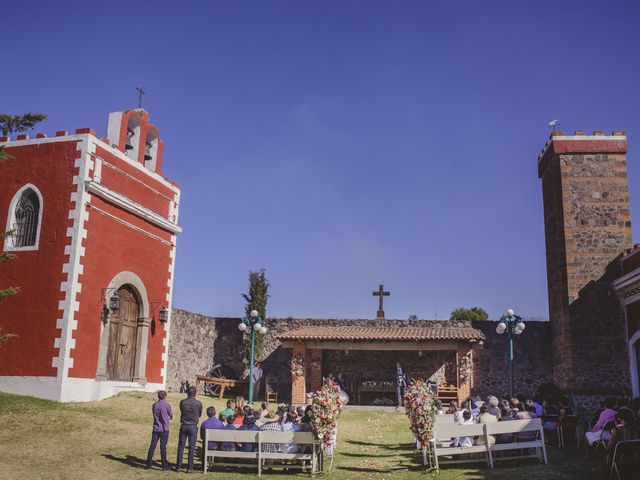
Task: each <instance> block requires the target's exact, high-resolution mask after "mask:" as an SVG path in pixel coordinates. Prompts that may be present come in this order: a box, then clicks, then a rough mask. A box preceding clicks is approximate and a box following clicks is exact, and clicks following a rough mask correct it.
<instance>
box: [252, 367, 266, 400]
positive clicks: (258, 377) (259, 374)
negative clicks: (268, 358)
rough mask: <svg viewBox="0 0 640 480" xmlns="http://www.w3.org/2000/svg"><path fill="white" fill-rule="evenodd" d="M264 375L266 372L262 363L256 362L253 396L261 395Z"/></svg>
mask: <svg viewBox="0 0 640 480" xmlns="http://www.w3.org/2000/svg"><path fill="white" fill-rule="evenodd" d="M263 377H264V372H263V371H262V363H260V362H256V364H255V365H254V366H253V378H252V381H253V396H254V397H255V398H258V397H259V395H260V388H261V387H262V378H263Z"/></svg>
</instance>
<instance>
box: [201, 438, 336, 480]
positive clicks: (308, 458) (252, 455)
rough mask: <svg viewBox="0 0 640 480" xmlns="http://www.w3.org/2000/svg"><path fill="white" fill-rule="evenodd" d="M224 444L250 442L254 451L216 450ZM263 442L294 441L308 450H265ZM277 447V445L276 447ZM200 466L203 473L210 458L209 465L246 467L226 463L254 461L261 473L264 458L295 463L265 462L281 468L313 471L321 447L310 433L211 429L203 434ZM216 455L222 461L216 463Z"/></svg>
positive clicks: (270, 465)
mask: <svg viewBox="0 0 640 480" xmlns="http://www.w3.org/2000/svg"><path fill="white" fill-rule="evenodd" d="M209 442H215V443H216V444H217V447H218V449H210V448H209ZM224 442H227V443H242V444H244V443H254V444H255V445H256V449H255V451H254V452H243V451H238V450H231V451H228V450H220V448H221V444H222V443H224ZM267 444H275V445H277V446H279V445H283V444H296V445H299V446H300V447H302V448H305V447H307V446H308V447H310V448H311V452H309V453H307V452H305V451H302V452H296V453H285V452H279V451H276V452H267V451H265V450H266V449H265V446H266V445H267ZM276 448H277V447H276ZM203 452H204V462H203V464H204V466H203V470H204V472H205V473H206V472H207V468H208V466H209V461H211V464H212V466H216V465H222V466H234V467H242V466H247V465H248V464H247V463H240V462H227V461H226V460H228V459H235V460H250V461H251V463H256V464H257V467H258V475H261V474H262V468H263V467H264V462H265V460H271V461H274V462H275V461H279V460H287V461H294V462H299V463H287V464H276V463H274V464H269V468H272V467H284V468H300V469H301V470H305V469H307V468H308V469H309V473H311V474H315V473H316V470H317V469H318V467H320V469H322V463H323V459H322V449H321V446H320V442H319V441H318V440H317V439H316V438H315V437H314V436H313V434H312V433H311V432H270V431H264V432H263V431H251V430H237V431H233V430H212V429H207V430H206V433H205V441H204V444H203ZM216 458H218V459H223V461H222V462H216Z"/></svg>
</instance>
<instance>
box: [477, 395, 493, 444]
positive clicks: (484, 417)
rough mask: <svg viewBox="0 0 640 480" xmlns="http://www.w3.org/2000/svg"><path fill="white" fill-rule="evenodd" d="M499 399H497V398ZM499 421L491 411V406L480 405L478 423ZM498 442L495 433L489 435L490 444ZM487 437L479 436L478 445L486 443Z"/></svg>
mask: <svg viewBox="0 0 640 480" xmlns="http://www.w3.org/2000/svg"><path fill="white" fill-rule="evenodd" d="M496 400H497V399H496ZM497 421H498V418H497V417H495V416H494V415H491V414H490V413H489V408H488V407H487V405H482V406H481V407H480V410H479V413H478V417H477V418H476V422H477V423H495V422H497ZM495 443H496V438H495V437H494V436H493V435H489V445H490V446H491V445H494V444H495ZM484 444H485V439H484V437H478V438H477V439H476V445H484Z"/></svg>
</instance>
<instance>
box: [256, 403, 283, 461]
mask: <svg viewBox="0 0 640 480" xmlns="http://www.w3.org/2000/svg"><path fill="white" fill-rule="evenodd" d="M279 420H280V417H279V416H278V415H276V414H274V413H271V412H267V414H266V415H264V416H263V417H262V421H263V422H264V423H263V424H262V426H261V427H260V428H259V429H258V430H260V431H261V432H281V431H282V428H281V426H280V423H279ZM277 448H278V446H277V445H276V444H275V443H263V444H262V451H263V452H266V453H276V452H277Z"/></svg>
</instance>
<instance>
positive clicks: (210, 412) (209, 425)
mask: <svg viewBox="0 0 640 480" xmlns="http://www.w3.org/2000/svg"><path fill="white" fill-rule="evenodd" d="M207 417H209V418H208V419H207V420H205V421H204V422H202V425H200V438H201V439H202V445H203V446H204V442H205V438H206V431H207V430H214V429H215V430H220V429H221V428H222V427H224V424H223V423H222V422H221V421H220V420H218V419H217V418H216V407H209V408H207ZM207 448H208V449H209V450H215V449H216V448H218V447H217V446H216V442H209V445H208V447H207Z"/></svg>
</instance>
